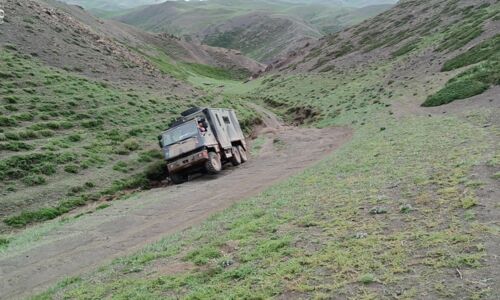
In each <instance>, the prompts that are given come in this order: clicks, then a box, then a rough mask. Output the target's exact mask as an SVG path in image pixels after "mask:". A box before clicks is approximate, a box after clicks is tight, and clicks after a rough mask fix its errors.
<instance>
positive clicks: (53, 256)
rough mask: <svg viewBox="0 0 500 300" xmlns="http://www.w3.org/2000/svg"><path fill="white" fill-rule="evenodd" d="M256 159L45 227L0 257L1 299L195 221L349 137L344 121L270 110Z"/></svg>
mask: <svg viewBox="0 0 500 300" xmlns="http://www.w3.org/2000/svg"><path fill="white" fill-rule="evenodd" d="M256 109H258V110H260V112H261V113H262V114H263V115H265V118H264V119H265V120H264V121H265V123H266V124H267V125H268V126H267V127H266V128H264V129H263V130H262V134H263V135H264V136H266V142H265V143H264V145H263V146H262V149H261V150H260V154H259V156H258V158H254V159H252V160H250V161H249V162H248V163H246V164H245V165H243V166H240V167H238V168H228V169H227V170H225V171H224V172H223V174H221V175H219V176H216V177H210V176H206V177H199V178H197V179H194V180H193V181H190V182H188V183H186V184H183V185H180V186H171V187H167V188H160V189H154V190H150V191H146V192H141V193H138V194H136V195H134V196H133V197H132V198H130V199H127V200H124V201H117V202H114V203H113V205H112V206H111V207H109V208H107V209H104V210H101V211H98V212H96V213H94V214H92V215H87V216H84V217H81V218H79V219H76V220H74V221H72V222H70V223H68V224H66V225H64V226H62V227H58V228H57V229H55V230H52V231H51V232H49V233H48V234H47V235H46V236H44V237H43V238H42V241H41V242H40V243H39V245H33V246H30V247H27V249H26V250H24V251H21V252H17V253H14V254H7V255H6V256H0V299H5V298H8V299H10V298H20V297H23V296H28V295H32V294H33V293H36V292H39V291H40V290H43V289H44V288H46V287H47V286H49V285H51V284H54V283H55V282H57V281H58V280H61V279H63V278H65V277H68V276H73V275H76V274H80V273H82V272H84V271H88V270H91V269H92V268H95V267H96V266H98V265H101V264H103V263H106V262H108V261H110V260H111V259H113V258H115V257H119V256H123V255H125V254H128V253H131V252H134V251H136V250H138V249H140V248H141V247H143V246H144V245H146V244H148V243H151V242H154V241H157V240H159V239H161V238H162V237H164V236H166V235H168V234H172V233H175V232H179V231H182V230H184V229H186V228H189V227H191V226H193V225H196V224H199V223H200V222H202V221H203V220H205V219H206V218H207V217H208V216H210V215H212V214H213V213H215V212H218V211H221V210H223V209H225V208H227V207H229V206H230V205H231V204H233V203H235V202H236V201H238V200H241V199H243V198H245V197H248V196H252V195H255V194H257V193H259V192H260V191H262V190H264V189H265V188H267V187H269V186H270V185H272V184H274V183H276V182H277V181H279V180H282V179H284V178H286V177H289V176H291V175H293V174H295V173H297V172H299V171H300V170H302V169H304V168H305V167H307V166H310V165H312V164H313V163H315V162H317V161H318V160H320V159H321V158H322V157H324V156H325V155H327V154H329V153H331V152H332V151H333V150H334V149H336V148H338V147H339V146H340V145H342V144H343V143H344V142H346V141H347V140H348V139H349V138H350V137H351V134H352V133H351V130H349V129H346V128H328V129H321V130H318V129H311V128H295V127H284V126H281V125H280V123H279V122H278V121H277V119H276V118H275V117H274V116H273V115H271V114H270V113H269V112H267V111H264V110H263V109H261V108H259V107H256Z"/></svg>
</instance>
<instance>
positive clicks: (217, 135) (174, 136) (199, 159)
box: [158, 108, 248, 184]
mask: <svg viewBox="0 0 500 300" xmlns="http://www.w3.org/2000/svg"><path fill="white" fill-rule="evenodd" d="M181 115H182V117H181V118H179V119H177V120H176V121H175V122H174V123H173V124H172V126H171V127H170V128H169V129H167V130H166V131H165V132H163V133H162V134H161V135H160V136H159V137H158V140H159V143H160V147H161V148H162V150H163V154H164V157H165V160H166V161H167V168H168V173H169V176H170V178H171V180H172V181H173V182H174V183H176V184H179V183H183V182H185V181H187V180H188V178H189V175H190V174H191V173H195V172H204V173H210V174H217V173H219V172H220V171H221V170H222V168H223V165H224V163H226V162H231V163H232V164H233V165H235V166H237V165H239V164H241V163H244V162H246V161H247V160H248V155H247V152H248V149H247V143H246V141H245V137H244V135H243V131H242V130H241V127H240V124H239V121H238V119H237V117H236V113H235V112H234V111H233V110H230V109H214V108H192V109H190V110H187V111H185V112H184V113H182V114H181Z"/></svg>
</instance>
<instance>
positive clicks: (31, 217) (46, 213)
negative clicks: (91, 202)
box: [4, 198, 86, 228]
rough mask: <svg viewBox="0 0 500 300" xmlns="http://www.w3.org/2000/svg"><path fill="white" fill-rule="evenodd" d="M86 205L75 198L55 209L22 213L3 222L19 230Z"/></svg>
mask: <svg viewBox="0 0 500 300" xmlns="http://www.w3.org/2000/svg"><path fill="white" fill-rule="evenodd" d="M85 203H86V199H83V198H76V199H70V200H65V201H62V202H61V203H60V204H59V205H58V206H56V207H47V208H41V209H39V210H37V211H30V212H22V213H21V214H19V215H17V216H13V217H8V218H6V219H5V220H4V222H5V223H6V224H7V225H9V226H11V227H15V228H21V227H24V226H26V225H29V224H33V223H35V222H43V221H48V220H52V219H55V218H57V217H59V216H61V215H63V214H65V213H67V212H69V211H71V210H72V209H74V208H76V207H79V206H83V205H85Z"/></svg>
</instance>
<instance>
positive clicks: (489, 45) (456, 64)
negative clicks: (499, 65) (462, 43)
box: [442, 35, 500, 72]
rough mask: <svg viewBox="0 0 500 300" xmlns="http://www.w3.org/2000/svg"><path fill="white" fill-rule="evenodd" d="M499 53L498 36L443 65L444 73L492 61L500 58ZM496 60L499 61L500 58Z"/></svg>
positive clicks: (499, 37)
mask: <svg viewBox="0 0 500 300" xmlns="http://www.w3.org/2000/svg"><path fill="white" fill-rule="evenodd" d="M499 53H500V35H496V36H494V37H492V38H490V39H488V40H486V41H484V42H482V43H480V44H479V45H477V46H475V47H472V48H471V49H470V50H468V51H466V52H464V53H462V54H460V55H457V56H456V57H454V58H452V59H450V60H448V61H446V62H445V63H444V65H443V68H442V71H443V72H446V71H451V70H455V69H458V68H462V67H465V66H469V65H472V64H476V63H479V62H482V61H485V60H490V59H492V58H493V57H495V56H496V57H498V55H500V54H499ZM496 60H498V58H497V59H496Z"/></svg>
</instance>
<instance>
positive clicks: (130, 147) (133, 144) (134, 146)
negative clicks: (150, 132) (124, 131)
mask: <svg viewBox="0 0 500 300" xmlns="http://www.w3.org/2000/svg"><path fill="white" fill-rule="evenodd" d="M139 148H140V145H139V142H138V141H137V140H136V139H128V140H126V141H125V142H123V144H122V150H125V151H127V152H132V151H135V150H138V149H139Z"/></svg>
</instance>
